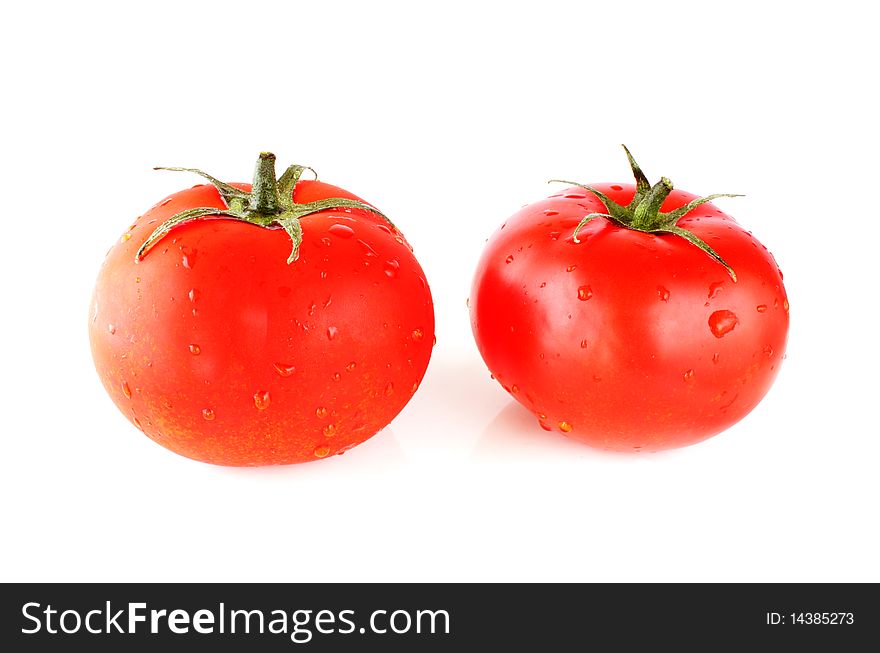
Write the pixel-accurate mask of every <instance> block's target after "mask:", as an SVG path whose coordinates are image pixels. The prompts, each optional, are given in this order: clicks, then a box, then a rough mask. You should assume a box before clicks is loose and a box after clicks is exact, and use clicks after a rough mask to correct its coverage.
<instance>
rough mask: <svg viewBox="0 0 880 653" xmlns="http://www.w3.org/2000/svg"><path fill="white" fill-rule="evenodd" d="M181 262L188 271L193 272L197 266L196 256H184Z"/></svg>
mask: <svg viewBox="0 0 880 653" xmlns="http://www.w3.org/2000/svg"><path fill="white" fill-rule="evenodd" d="M180 260H181V262H182V263H183V267H185V268H186V269H187V270H192V269H193V266H194V265H195V264H196V261H195V255H194V254H184V255H183V256H182V257H181V259H180Z"/></svg>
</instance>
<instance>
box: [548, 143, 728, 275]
mask: <svg viewBox="0 0 880 653" xmlns="http://www.w3.org/2000/svg"><path fill="white" fill-rule="evenodd" d="M622 147H623V149H624V151H625V152H626V156H627V159H629V165H630V168H631V169H632V172H633V176H634V177H635V180H636V192H635V195H634V196H633V198H632V200H631V201H630V203H629V204H627V205H625V206H624V205H622V204H618V203H617V202H615V201H614V200H612V199H611V198H610V197H608V196H607V195H605V194H604V193H603V192H601V191H599V190H596V189H595V188H593V187H592V186H588V185H586V184H580V183H578V182H575V181H566V180H564V179H552V180H551V183H554V182H558V183H563V184H570V185H572V186H578V187H580V188H583V189H584V190H586V191H589V192H591V193H592V194H593V195H595V196H596V197H597V198H598V199H599V201H600V202H602V204H603V205H604V206H605V209H606V211H607V213H590V214H589V215H587V216H585V217H584V218H583V219H582V220H581V221H580V222H579V223H578V225H577V227H575V230H574V235H573V240H574V242H575V243H580V242H581V241H580V240H579V239H578V234H579V233H580V231H581V229H583V228H584V225H586V224H587V223H588V222H590V221H591V220H593V219H594V218H598V217H601V218H607V219H608V220H610V221H611V222H613V223H614V224H616V225H618V226H619V227H623V228H625V229H632V230H634V231H642V232H644V233H659V234H673V235H675V236H679V237H680V238H684V239H685V240H687V241H688V242H689V243H691V244H692V245H694V246H696V247H699V248H700V249H701V250H702V251H703V252H705V253H706V254H707V255H708V256H710V257H711V258H713V259H714V260H716V261H718V263H720V264H721V265H723V266H724V267H725V268H726V269H727V273H728V274H729V275H730V278H731V279H732V280H733V281H734V282H736V273H735V272H734V271H733V268H731V267H730V265H728V264H727V262H726V261H725V260H724V259H723V258H721V256H720V255H719V254H718V252H716V251H715V250H714V249H712V248H711V247H710V246H709V245H708V243H706V242H705V241H704V240H702V239H701V238H700V237H699V236H697V235H696V234H695V233H693V232H691V231H689V230H687V229H684V228H682V227H679V226H678V224H677V223H678V221H679V220H680V219H681V218H683V217H684V216H685V215H687V214H688V213H690V212H691V211H693V210H694V209H695V208H697V207H698V206H701V205H703V204H705V203H707V202H711V201H712V200H714V199H717V198H719V197H742V195H737V194H731V193H716V194H714V195H707V196H706V197H699V198H697V199H695V200H691V201H690V202H688V203H687V204H685V205H684V206H682V207H680V208H677V209H675V210H673V211H668V212H666V213H663V212H661V211H660V207H661V206H662V205H663V201H664V200H665V199H666V197H667V196H668V195H669V193H671V192H672V182H671V181H670V180H669V179H668V178H667V177H661V178H660V181H658V182H657V183H656V184H654V185H653V186H652V185H651V183H650V182H649V181H648V178H647V177H646V176H645V173H644V172H642V169H641V168H640V167H639V164H638V163H636V160H635V159H634V158H633V155H632V154H631V153H630V151H629V149H628V148H627V147H626V145H623V146H622Z"/></svg>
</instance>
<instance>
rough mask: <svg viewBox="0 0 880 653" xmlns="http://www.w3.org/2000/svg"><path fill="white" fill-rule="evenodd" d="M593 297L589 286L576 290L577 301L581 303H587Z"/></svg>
mask: <svg viewBox="0 0 880 653" xmlns="http://www.w3.org/2000/svg"><path fill="white" fill-rule="evenodd" d="M592 296H593V290H592V288H590V287H589V286H581V287H580V288H578V299H579V300H581V301H582V302H585V301H587V300H588V299H590V297H592Z"/></svg>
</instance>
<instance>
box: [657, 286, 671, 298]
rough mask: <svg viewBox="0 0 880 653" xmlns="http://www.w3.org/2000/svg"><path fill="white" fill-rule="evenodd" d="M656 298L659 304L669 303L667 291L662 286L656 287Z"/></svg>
mask: <svg viewBox="0 0 880 653" xmlns="http://www.w3.org/2000/svg"><path fill="white" fill-rule="evenodd" d="M657 296H658V297H659V298H660V301H661V302H668V301H669V291H668V290H667V289H666V288H664V287H663V286H657Z"/></svg>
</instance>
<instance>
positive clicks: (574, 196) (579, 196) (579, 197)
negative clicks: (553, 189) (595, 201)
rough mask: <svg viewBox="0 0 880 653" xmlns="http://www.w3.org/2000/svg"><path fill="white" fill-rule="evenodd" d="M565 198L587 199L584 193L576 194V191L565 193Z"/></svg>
mask: <svg viewBox="0 0 880 653" xmlns="http://www.w3.org/2000/svg"><path fill="white" fill-rule="evenodd" d="M565 199H567V200H585V199H587V196H586V195H578V194H576V193H572V194H571V195H566V196H565Z"/></svg>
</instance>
